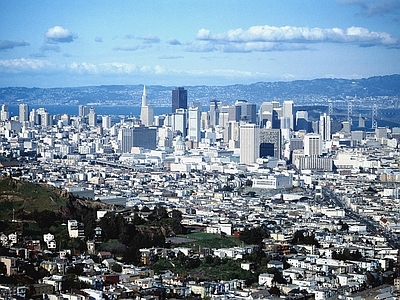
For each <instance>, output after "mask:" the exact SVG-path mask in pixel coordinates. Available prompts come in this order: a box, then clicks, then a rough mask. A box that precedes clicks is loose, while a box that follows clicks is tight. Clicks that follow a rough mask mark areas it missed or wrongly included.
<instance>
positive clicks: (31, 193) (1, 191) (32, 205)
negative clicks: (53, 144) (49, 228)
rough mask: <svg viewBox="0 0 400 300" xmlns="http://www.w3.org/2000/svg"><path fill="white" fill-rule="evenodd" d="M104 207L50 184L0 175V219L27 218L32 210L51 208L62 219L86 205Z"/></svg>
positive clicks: (49, 209) (87, 206) (38, 210)
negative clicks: (0, 176) (1, 176)
mask: <svg viewBox="0 0 400 300" xmlns="http://www.w3.org/2000/svg"><path fill="white" fill-rule="evenodd" d="M96 207H97V208H100V207H103V208H106V207H108V206H107V205H106V204H103V203H100V202H95V201H88V200H81V199H77V198H75V197H74V196H72V195H71V194H69V193H67V192H66V191H64V190H60V189H57V188H55V187H53V186H49V185H43V184H34V183H31V182H26V181H19V180H15V179H13V178H10V177H3V178H0V220H8V221H9V220H12V218H13V210H14V217H15V219H26V218H28V219H29V216H30V215H31V214H33V213H41V212H44V211H52V212H54V213H57V214H60V215H61V216H62V217H64V218H69V217H70V216H71V215H72V214H73V213H76V212H77V211H78V212H79V210H81V209H85V208H96Z"/></svg>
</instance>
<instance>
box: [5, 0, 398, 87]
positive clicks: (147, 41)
mask: <svg viewBox="0 0 400 300" xmlns="http://www.w3.org/2000/svg"><path fill="white" fill-rule="evenodd" d="M395 73H400V0H324V1H321V0H297V1H294V0H284V1H282V0H248V1H244V0H242V1H235V0H231V1H227V0H218V1H216V0H204V1H195V0H181V1H173V0H171V1H162V0H158V1H155V0H146V1H135V0H127V1H122V0H121V1H118V0H109V1H102V0H96V1H95V0H85V1H72V0H62V1H59V0H51V1H47V0H41V1H32V0H26V1H21V0H1V1H0V87H6V86H26V87H34V86H35V87H67V86H87V85H101V84H146V85H154V84H160V85H171V86H178V85H179V86H188V85H227V84H234V83H253V82H259V81H288V80H297V79H314V78H327V77H329V78H364V77H370V76H375V75H390V74H395Z"/></svg>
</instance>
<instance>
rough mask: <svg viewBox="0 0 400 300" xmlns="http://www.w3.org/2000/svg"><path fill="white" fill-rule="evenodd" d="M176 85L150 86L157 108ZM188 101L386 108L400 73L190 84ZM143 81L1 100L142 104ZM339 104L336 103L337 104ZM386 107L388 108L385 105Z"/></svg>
mask: <svg viewBox="0 0 400 300" xmlns="http://www.w3.org/2000/svg"><path fill="white" fill-rule="evenodd" d="M173 88H174V87H171V86H159V85H149V86H146V90H147V95H148V96H147V98H148V102H149V103H150V104H151V105H153V106H160V107H162V106H171V90H172V89H173ZM185 88H186V89H187V90H188V101H189V102H200V103H201V104H202V105H204V106H208V105H209V102H210V100H219V101H222V102H223V103H227V104H231V103H233V102H234V101H235V100H238V99H244V100H247V101H248V102H250V103H256V104H261V103H262V102H264V101H273V100H275V101H280V102H282V101H283V100H288V99H290V100H293V101H294V103H295V105H321V104H325V105H326V104H327V102H328V101H332V102H335V103H342V102H343V107H344V106H345V105H346V104H345V103H347V102H348V101H354V105H355V106H358V105H361V106H363V105H365V103H366V102H365V100H366V99H367V100H369V101H372V102H371V103H375V104H378V105H385V108H390V107H396V108H397V107H398V98H399V95H400V74H395V75H388V76H374V77H369V78H363V79H352V80H349V79H326V78H322V79H314V80H296V81H289V82H257V83H253V84H249V85H245V84H235V85H227V86H186V87H185ZM142 91H143V85H107V86H104V85H102V86H88V87H69V88H26V87H6V88H0V104H1V103H7V104H9V105H16V104H19V103H27V104H31V105H49V104H52V105H57V104H59V105H79V104H84V105H132V106H140V103H141V94H142ZM335 105H336V104H335ZM382 108H383V107H382Z"/></svg>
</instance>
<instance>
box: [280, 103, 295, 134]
mask: <svg viewBox="0 0 400 300" xmlns="http://www.w3.org/2000/svg"><path fill="white" fill-rule="evenodd" d="M282 118H283V119H285V120H287V123H288V124H287V125H289V127H284V128H290V129H292V130H293V129H294V126H293V101H291V100H286V101H283V112H282ZM284 123H285V122H284Z"/></svg>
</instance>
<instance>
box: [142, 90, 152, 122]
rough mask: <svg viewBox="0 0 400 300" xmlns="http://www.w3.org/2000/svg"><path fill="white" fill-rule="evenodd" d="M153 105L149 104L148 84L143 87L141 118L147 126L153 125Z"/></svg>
mask: <svg viewBox="0 0 400 300" xmlns="http://www.w3.org/2000/svg"><path fill="white" fill-rule="evenodd" d="M153 119H154V116H153V107H152V106H150V105H148V104H147V93H146V86H144V87H143V94H142V107H141V110H140V120H141V121H142V124H143V125H145V126H153V121H154V120H153Z"/></svg>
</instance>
